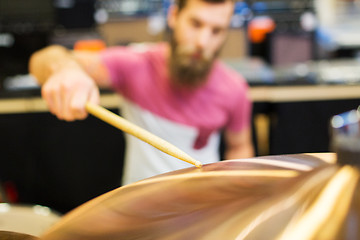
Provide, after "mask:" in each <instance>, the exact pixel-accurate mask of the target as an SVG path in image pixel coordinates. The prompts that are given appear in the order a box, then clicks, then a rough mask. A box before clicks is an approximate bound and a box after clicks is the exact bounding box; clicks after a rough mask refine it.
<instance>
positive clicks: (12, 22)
mask: <svg viewBox="0 0 360 240" xmlns="http://www.w3.org/2000/svg"><path fill="white" fill-rule="evenodd" d="M171 3H172V1H171V0H27V1H22V0H12V1H8V0H0V133H1V134H0V163H1V165H0V183H1V188H0V201H3V202H12V203H32V204H43V205H46V206H49V207H51V208H53V209H55V210H57V211H59V212H62V213H65V212H67V211H69V210H71V209H73V208H74V207H76V206H78V205H80V204H82V203H84V202H85V201H87V200H89V199H91V198H93V197H95V196H98V195H100V194H102V193H104V192H107V191H109V190H111V189H114V188H115V187H117V186H118V185H119V182H120V179H121V175H120V173H121V172H122V164H123V163H122V157H123V149H124V145H125V142H124V139H123V135H122V133H121V132H120V131H118V130H115V129H114V128H113V127H111V126H108V125H106V124H105V123H102V122H100V121H99V120H97V119H95V118H92V117H89V118H88V119H87V120H85V121H82V122H73V123H67V122H62V121H59V120H57V119H56V118H55V117H54V116H52V115H51V114H50V113H48V112H47V110H46V106H44V104H43V102H42V101H41V99H40V88H39V86H38V85H37V84H36V83H35V81H34V79H33V78H32V77H31V76H30V75H29V74H28V70H27V66H28V59H29V56H30V55H31V54H32V53H33V52H34V51H36V50H38V49H40V48H43V47H45V46H47V45H50V44H60V45H63V46H66V47H68V48H70V49H76V48H81V47H83V46H84V45H85V46H86V47H88V48H94V47H95V48H96V47H97V46H98V45H97V44H99V42H100V43H102V44H104V45H106V46H115V45H129V44H138V45H140V46H141V44H145V43H151V42H157V41H164V40H166V39H167V33H168V27H167V25H166V14H167V10H168V8H169V6H170V4H171ZM359 26H360V1H359V0H284V1H255V0H248V1H237V2H236V7H235V14H234V17H233V19H232V22H231V29H230V32H229V37H228V39H227V42H226V44H225V45H224V47H223V49H222V52H221V56H220V57H221V59H222V60H224V61H225V63H226V64H228V65H229V66H230V67H232V68H234V69H235V70H237V71H239V72H240V73H241V74H242V75H243V76H244V77H245V78H246V79H247V81H248V83H249V85H250V88H251V89H250V90H251V97H252V100H253V102H254V108H253V130H254V134H253V138H254V144H255V146H256V154H257V156H262V155H278V154H293V153H306V152H327V151H331V149H330V147H329V138H330V137H331V136H330V133H329V120H330V117H331V116H333V115H335V114H338V113H341V112H345V111H348V110H351V109H354V108H357V106H358V105H360V85H359V83H360V28H359ZM94 40H95V41H94ZM99 40H100V41H99ZM102 93H103V96H104V97H103V99H102V100H103V103H104V106H105V107H108V108H109V109H110V110H112V111H113V112H115V113H117V114H121V99H119V98H117V97H116V96H114V94H113V93H112V92H109V91H105V90H104V91H103V92H102ZM59 146H61V147H59ZM219 151H222V148H220V149H219Z"/></svg>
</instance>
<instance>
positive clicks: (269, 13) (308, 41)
mask: <svg viewBox="0 0 360 240" xmlns="http://www.w3.org/2000/svg"><path fill="white" fill-rule="evenodd" d="M246 2H247V3H248V5H249V6H250V9H251V11H252V15H253V17H252V19H250V20H249V21H248V24H247V29H248V32H249V33H252V34H249V39H248V41H249V45H250V46H249V49H250V50H249V55H250V56H257V57H261V58H263V59H264V60H265V61H266V62H267V63H269V64H270V65H272V66H276V67H278V66H283V65H286V64H296V63H302V62H305V61H309V60H313V59H316V56H315V54H314V31H315V29H316V26H317V20H316V16H315V13H314V9H313V0H306V1H304V0H301V1H300V0H290V1H289V0H288V1H256V0H248V1H246ZM254 26H255V27H256V28H255V29H257V31H254ZM259 26H262V29H263V31H259V29H260V28H259ZM254 33H255V34H254Z"/></svg>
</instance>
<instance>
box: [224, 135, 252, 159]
mask: <svg viewBox="0 0 360 240" xmlns="http://www.w3.org/2000/svg"><path fill="white" fill-rule="evenodd" d="M224 138H225V147H226V148H225V153H224V157H225V159H226V160H229V159H239V158H250V157H254V147H253V144H252V137H251V129H250V128H246V129H243V130H242V131H240V132H231V131H225V133H224Z"/></svg>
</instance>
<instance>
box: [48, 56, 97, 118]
mask: <svg viewBox="0 0 360 240" xmlns="http://www.w3.org/2000/svg"><path fill="white" fill-rule="evenodd" d="M51 68H53V69H52V72H53V74H52V75H51V76H50V77H49V78H48V79H47V81H46V82H45V83H44V85H43V87H42V96H43V98H44V99H45V101H46V103H47V105H48V107H49V110H50V112H51V113H53V114H54V115H56V116H57V117H58V118H59V119H62V120H66V121H74V120H80V119H85V118H86V117H87V116H88V114H87V112H86V110H85V104H86V102H88V101H89V102H92V103H96V104H98V103H99V99H100V94H99V89H98V87H97V85H96V83H95V81H94V80H93V79H92V78H91V77H90V76H89V75H88V74H87V73H86V72H85V71H84V70H83V69H82V68H81V66H80V65H79V64H77V63H76V62H75V61H73V60H72V61H68V62H66V63H63V64H59V65H58V64H57V65H56V66H52V67H51Z"/></svg>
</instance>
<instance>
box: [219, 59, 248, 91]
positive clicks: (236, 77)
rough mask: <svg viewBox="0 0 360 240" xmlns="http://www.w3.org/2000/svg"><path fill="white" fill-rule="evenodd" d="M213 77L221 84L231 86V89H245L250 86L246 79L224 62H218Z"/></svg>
mask: <svg viewBox="0 0 360 240" xmlns="http://www.w3.org/2000/svg"><path fill="white" fill-rule="evenodd" d="M213 76H214V77H215V78H216V81H219V82H221V84H226V83H227V84H229V85H230V87H231V86H234V87H236V86H237V87H240V88H244V87H246V88H247V86H248V83H247V81H246V79H245V78H244V77H243V76H242V74H241V73H239V72H238V71H236V70H234V69H233V68H231V67H229V66H228V65H226V64H225V63H224V62H223V61H221V60H217V61H216V62H215V64H214V69H213Z"/></svg>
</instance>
